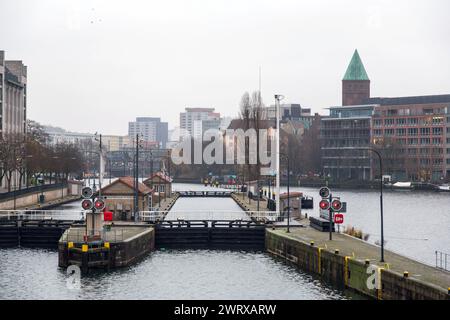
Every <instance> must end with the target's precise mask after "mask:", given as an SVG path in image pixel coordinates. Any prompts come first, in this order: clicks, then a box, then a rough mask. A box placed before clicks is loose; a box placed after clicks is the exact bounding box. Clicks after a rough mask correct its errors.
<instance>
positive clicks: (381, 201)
mask: <svg viewBox="0 0 450 320" xmlns="http://www.w3.org/2000/svg"><path fill="white" fill-rule="evenodd" d="M368 150H370V151H372V152H373V153H375V154H376V155H377V156H378V161H379V163H380V219H381V260H380V261H381V262H384V227H383V161H382V158H381V154H380V152H379V151H378V150H375V149H372V148H369V149H368Z"/></svg>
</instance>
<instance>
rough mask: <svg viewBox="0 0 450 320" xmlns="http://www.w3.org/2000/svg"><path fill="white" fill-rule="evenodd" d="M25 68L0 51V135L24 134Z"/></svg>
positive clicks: (25, 115)
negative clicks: (6, 58) (7, 58)
mask: <svg viewBox="0 0 450 320" xmlns="http://www.w3.org/2000/svg"><path fill="white" fill-rule="evenodd" d="M26 119H27V66H25V65H24V64H23V63H22V61H18V60H5V52H4V51H0V134H1V133H3V134H16V133H25V132H26Z"/></svg>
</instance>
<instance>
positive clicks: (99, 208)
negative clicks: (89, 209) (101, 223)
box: [94, 199, 105, 210]
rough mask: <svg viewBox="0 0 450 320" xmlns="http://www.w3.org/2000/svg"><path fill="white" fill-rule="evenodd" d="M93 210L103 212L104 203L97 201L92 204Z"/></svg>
mask: <svg viewBox="0 0 450 320" xmlns="http://www.w3.org/2000/svg"><path fill="white" fill-rule="evenodd" d="M94 206H95V209H97V210H103V209H104V208H105V202H104V201H103V200H101V199H97V200H95V202H94Z"/></svg>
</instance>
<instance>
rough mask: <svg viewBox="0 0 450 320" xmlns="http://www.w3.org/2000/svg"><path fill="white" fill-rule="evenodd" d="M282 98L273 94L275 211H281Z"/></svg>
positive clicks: (278, 212)
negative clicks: (274, 115)
mask: <svg viewBox="0 0 450 320" xmlns="http://www.w3.org/2000/svg"><path fill="white" fill-rule="evenodd" d="M283 99H284V96H283V95H281V94H276V95H275V113H276V127H277V130H276V132H275V145H276V159H275V163H276V165H275V169H276V190H277V191H276V195H275V196H276V198H275V201H276V212H277V214H280V213H281V210H280V131H281V130H280V129H281V128H280V101H281V100H283Z"/></svg>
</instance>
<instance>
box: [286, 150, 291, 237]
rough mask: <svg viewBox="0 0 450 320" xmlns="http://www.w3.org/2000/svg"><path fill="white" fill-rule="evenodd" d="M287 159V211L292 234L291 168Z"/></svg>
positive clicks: (288, 225) (288, 224) (288, 230)
mask: <svg viewBox="0 0 450 320" xmlns="http://www.w3.org/2000/svg"><path fill="white" fill-rule="evenodd" d="M286 158H287V170H288V173H287V174H288V185H287V197H288V198H287V207H288V208H287V209H288V223H287V232H288V233H289V232H291V231H290V220H291V203H290V197H291V195H290V193H289V184H290V182H291V180H290V167H289V156H286Z"/></svg>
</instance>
